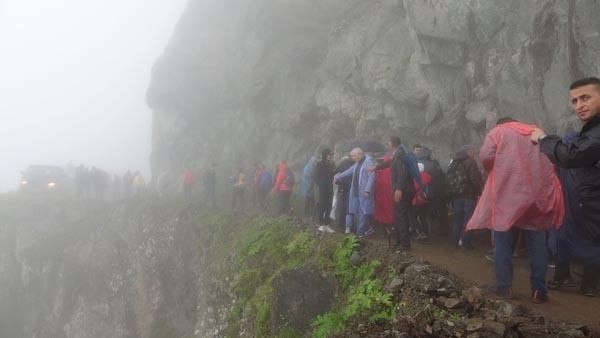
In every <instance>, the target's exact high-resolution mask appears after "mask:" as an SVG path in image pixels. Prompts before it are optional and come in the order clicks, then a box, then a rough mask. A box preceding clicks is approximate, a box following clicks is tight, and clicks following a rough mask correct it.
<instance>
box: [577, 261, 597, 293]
mask: <svg viewBox="0 0 600 338" xmlns="http://www.w3.org/2000/svg"><path fill="white" fill-rule="evenodd" d="M599 281H600V267H599V266H596V265H593V264H584V265H583V276H582V278H581V289H582V290H585V289H598V282H599Z"/></svg>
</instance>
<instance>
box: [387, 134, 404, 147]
mask: <svg viewBox="0 0 600 338" xmlns="http://www.w3.org/2000/svg"><path fill="white" fill-rule="evenodd" d="M389 141H390V143H391V144H392V145H393V146H394V147H397V146H399V145H400V144H401V143H402V142H401V141H400V137H398V136H391V137H390V139H389Z"/></svg>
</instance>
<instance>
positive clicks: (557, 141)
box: [531, 77, 600, 295]
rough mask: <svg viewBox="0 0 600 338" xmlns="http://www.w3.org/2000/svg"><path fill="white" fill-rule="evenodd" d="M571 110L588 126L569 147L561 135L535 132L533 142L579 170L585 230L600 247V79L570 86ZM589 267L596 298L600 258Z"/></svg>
mask: <svg viewBox="0 0 600 338" xmlns="http://www.w3.org/2000/svg"><path fill="white" fill-rule="evenodd" d="M569 96H570V99H571V107H572V109H573V110H574V111H575V113H576V114H577V117H578V118H579V119H580V120H581V121H583V122H584V123H585V124H584V126H583V128H582V129H581V132H580V134H579V137H578V138H577V139H576V140H575V141H574V142H572V143H571V144H566V143H564V142H563V141H562V139H561V137H559V136H557V135H546V133H545V132H544V131H543V130H542V129H537V128H536V129H533V130H532V134H531V140H532V141H533V142H535V143H539V145H540V150H541V151H542V152H543V153H544V154H545V155H546V156H548V158H549V159H550V160H551V161H552V162H554V163H555V164H557V165H559V166H560V167H563V168H567V169H574V170H575V179H576V185H577V191H578V193H579V199H580V202H581V208H582V211H583V214H584V222H583V224H582V229H581V231H582V232H583V233H584V234H585V236H586V237H587V238H588V239H589V241H590V243H591V244H593V245H594V246H600V79H598V78H596V77H589V78H584V79H580V80H577V81H575V82H573V83H572V84H571V86H570V87H569ZM585 263H586V264H587V265H588V266H594V267H595V268H594V269H593V270H594V271H593V272H591V273H588V274H587V275H586V278H585V279H586V280H584V283H583V285H582V291H583V292H584V293H586V294H587V295H595V294H596V292H597V288H598V280H599V273H598V270H599V269H600V257H598V255H595V257H589V258H588V259H587V260H586V262H585Z"/></svg>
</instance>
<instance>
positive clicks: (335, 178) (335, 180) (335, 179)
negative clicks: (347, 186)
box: [333, 176, 337, 184]
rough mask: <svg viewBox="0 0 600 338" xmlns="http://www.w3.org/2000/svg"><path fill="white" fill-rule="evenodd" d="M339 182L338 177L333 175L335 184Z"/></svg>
mask: <svg viewBox="0 0 600 338" xmlns="http://www.w3.org/2000/svg"><path fill="white" fill-rule="evenodd" d="M336 183H337V177H335V176H333V184H336Z"/></svg>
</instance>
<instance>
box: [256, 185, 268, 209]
mask: <svg viewBox="0 0 600 338" xmlns="http://www.w3.org/2000/svg"><path fill="white" fill-rule="evenodd" d="M257 189H258V193H257V201H258V202H257V203H258V205H257V206H258V207H259V208H260V209H261V210H263V211H264V210H266V209H267V195H268V194H269V190H270V189H269V188H266V189H265V188H257Z"/></svg>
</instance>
